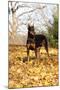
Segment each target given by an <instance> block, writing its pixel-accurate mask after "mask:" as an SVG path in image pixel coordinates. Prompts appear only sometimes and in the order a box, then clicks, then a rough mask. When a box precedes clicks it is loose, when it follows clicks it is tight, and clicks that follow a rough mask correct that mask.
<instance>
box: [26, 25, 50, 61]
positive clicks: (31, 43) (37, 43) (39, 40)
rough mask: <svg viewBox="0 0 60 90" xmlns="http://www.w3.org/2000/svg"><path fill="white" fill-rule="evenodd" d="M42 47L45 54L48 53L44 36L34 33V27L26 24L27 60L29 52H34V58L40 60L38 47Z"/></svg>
mask: <svg viewBox="0 0 60 90" xmlns="http://www.w3.org/2000/svg"><path fill="white" fill-rule="evenodd" d="M42 44H43V45H44V47H45V49H46V52H47V54H48V56H49V53H48V41H47V38H46V36H45V35H42V34H38V35H36V34H35V32H34V25H33V26H30V25H29V24H28V38H27V56H28V60H29V50H34V51H35V55H36V58H38V59H39V58H40V47H41V46H42Z"/></svg>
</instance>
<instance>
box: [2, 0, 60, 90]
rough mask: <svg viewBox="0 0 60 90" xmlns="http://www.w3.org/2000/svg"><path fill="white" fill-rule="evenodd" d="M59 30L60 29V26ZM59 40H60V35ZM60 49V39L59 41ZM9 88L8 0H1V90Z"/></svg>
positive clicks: (31, 89)
mask: <svg viewBox="0 0 60 90" xmlns="http://www.w3.org/2000/svg"><path fill="white" fill-rule="evenodd" d="M10 1H11V0H10ZM15 1H19V0H15ZM21 1H27V2H41V3H56V4H60V3H59V0H21ZM59 8H60V6H59ZM59 10H60V9H59ZM59 16H60V11H59ZM59 23H60V18H59ZM59 28H60V25H59ZM59 34H60V31H59ZM59 38H60V35H59ZM59 47H60V39H59ZM59 51H60V48H59ZM59 63H60V57H59ZM59 68H60V66H59ZM59 71H60V70H59ZM59 73H60V72H59ZM59 81H60V80H59ZM7 87H8V0H0V89H1V90H8V88H7ZM59 88H60V87H59V86H55V87H37V88H25V89H20V90H26V89H30V90H36V89H38V90H40V89H41V90H43V89H45V90H48V89H49V90H50V89H51V90H53V89H56V90H57V89H59ZM11 90H12V89H11ZM16 90H18V89H16Z"/></svg>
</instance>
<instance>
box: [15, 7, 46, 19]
mask: <svg viewBox="0 0 60 90" xmlns="http://www.w3.org/2000/svg"><path fill="white" fill-rule="evenodd" d="M43 8H45V6H43V7H42V8H41V7H40V8H35V9H32V10H30V11H26V12H23V13H22V14H20V15H18V16H17V17H18V18H19V17H20V16H22V15H23V14H26V13H30V12H33V11H35V10H37V9H43Z"/></svg>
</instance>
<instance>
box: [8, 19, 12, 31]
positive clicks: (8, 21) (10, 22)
mask: <svg viewBox="0 0 60 90" xmlns="http://www.w3.org/2000/svg"><path fill="white" fill-rule="evenodd" d="M8 23H9V25H10V27H11V29H12V24H11V22H10V21H9V20H8Z"/></svg>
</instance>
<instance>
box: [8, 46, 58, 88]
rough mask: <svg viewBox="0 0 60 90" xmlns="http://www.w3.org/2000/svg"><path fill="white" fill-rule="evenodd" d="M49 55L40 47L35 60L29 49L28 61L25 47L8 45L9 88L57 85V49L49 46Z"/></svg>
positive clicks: (32, 52)
mask: <svg viewBox="0 0 60 90" xmlns="http://www.w3.org/2000/svg"><path fill="white" fill-rule="evenodd" d="M49 55H50V59H48V57H47V54H46V51H45V49H44V48H41V50H40V60H37V59H36V58H35V54H34V51H30V61H29V62H28V61H27V53H26V47H21V46H9V88H24V87H35V86H55V85H58V84H59V82H58V50H57V49H54V48H49Z"/></svg>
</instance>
